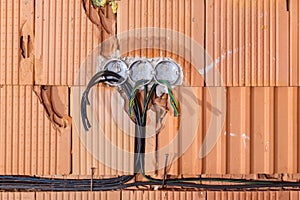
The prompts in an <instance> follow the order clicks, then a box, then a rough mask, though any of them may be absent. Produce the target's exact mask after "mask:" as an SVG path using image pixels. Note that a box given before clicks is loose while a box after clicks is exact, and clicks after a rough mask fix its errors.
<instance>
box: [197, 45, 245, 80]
mask: <svg viewBox="0 0 300 200" xmlns="http://www.w3.org/2000/svg"><path fill="white" fill-rule="evenodd" d="M237 52H239V48H235V49H234V50H233V53H237ZM227 55H232V50H228V51H227V53H223V54H222V55H221V57H218V58H216V60H215V61H214V62H211V63H210V64H209V65H207V66H206V67H205V68H203V69H199V70H198V71H199V73H200V74H202V75H203V74H204V72H209V71H210V70H212V69H213V68H214V66H215V65H217V64H219V63H220V62H221V60H224V59H225V58H226V56H227Z"/></svg>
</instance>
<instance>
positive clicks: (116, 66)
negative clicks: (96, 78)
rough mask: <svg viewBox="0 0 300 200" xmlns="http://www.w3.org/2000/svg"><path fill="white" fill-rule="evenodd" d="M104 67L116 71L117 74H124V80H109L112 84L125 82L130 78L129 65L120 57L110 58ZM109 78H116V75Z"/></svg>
mask: <svg viewBox="0 0 300 200" xmlns="http://www.w3.org/2000/svg"><path fill="white" fill-rule="evenodd" d="M104 69H105V70H108V71H111V72H115V73H117V74H119V75H120V76H122V77H123V78H124V80H123V81H121V82H117V83H115V82H108V83H109V84H110V85H120V84H122V83H124V82H125V81H126V80H127V78H128V75H127V70H128V69H127V65H126V63H125V62H123V61H122V60H120V59H112V60H109V61H108V62H107V63H106V64H105V65H104ZM109 78H114V77H109Z"/></svg>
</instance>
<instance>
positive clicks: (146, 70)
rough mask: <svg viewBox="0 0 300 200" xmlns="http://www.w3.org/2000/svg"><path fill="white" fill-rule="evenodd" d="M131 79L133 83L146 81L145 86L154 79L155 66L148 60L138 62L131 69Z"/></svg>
mask: <svg viewBox="0 0 300 200" xmlns="http://www.w3.org/2000/svg"><path fill="white" fill-rule="evenodd" d="M129 69H130V75H129V76H130V79H131V80H132V81H133V82H135V83H136V82H137V81H144V83H143V84H144V85H145V84H148V83H150V82H151V81H152V79H153V66H152V64H151V63H150V62H149V61H148V60H137V61H135V62H133V63H132V64H131V65H130V67H129Z"/></svg>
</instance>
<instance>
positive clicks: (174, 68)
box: [154, 60, 180, 85]
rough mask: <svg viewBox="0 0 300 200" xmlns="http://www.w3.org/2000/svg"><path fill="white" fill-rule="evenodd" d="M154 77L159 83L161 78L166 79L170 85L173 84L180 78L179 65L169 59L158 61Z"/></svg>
mask: <svg viewBox="0 0 300 200" xmlns="http://www.w3.org/2000/svg"><path fill="white" fill-rule="evenodd" d="M154 78H155V80H156V81H157V82H159V83H160V81H162V80H166V81H168V82H169V83H170V84H171V85H174V84H176V82H177V81H178V79H179V78H180V67H179V66H178V65H177V64H176V63H175V62H173V61H171V60H163V61H160V62H159V63H157V65H156V67H155V76H154Z"/></svg>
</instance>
